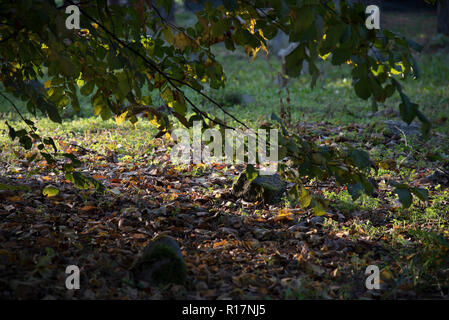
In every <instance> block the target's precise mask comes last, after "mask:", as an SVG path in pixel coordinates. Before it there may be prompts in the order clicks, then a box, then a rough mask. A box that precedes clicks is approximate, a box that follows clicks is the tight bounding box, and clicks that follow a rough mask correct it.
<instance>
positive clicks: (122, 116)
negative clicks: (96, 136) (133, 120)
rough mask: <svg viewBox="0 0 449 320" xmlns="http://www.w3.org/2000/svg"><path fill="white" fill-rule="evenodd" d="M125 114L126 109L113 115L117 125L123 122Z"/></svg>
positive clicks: (126, 112)
mask: <svg viewBox="0 0 449 320" xmlns="http://www.w3.org/2000/svg"><path fill="white" fill-rule="evenodd" d="M127 114H128V111H125V112H123V113H122V114H121V115H118V116H115V122H116V123H117V124H118V125H121V124H122V123H123V121H125V119H126V115H127Z"/></svg>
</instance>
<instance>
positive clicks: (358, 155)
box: [349, 149, 371, 170]
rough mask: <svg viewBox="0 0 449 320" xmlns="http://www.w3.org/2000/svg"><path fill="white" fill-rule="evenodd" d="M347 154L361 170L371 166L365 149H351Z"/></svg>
mask: <svg viewBox="0 0 449 320" xmlns="http://www.w3.org/2000/svg"><path fill="white" fill-rule="evenodd" d="M349 156H350V158H351V160H352V162H354V164H355V165H356V167H357V168H359V169H361V170H363V169H366V168H369V167H370V166H371V158H370V156H369V154H368V153H367V152H366V151H363V150H357V149H352V150H351V152H350V155H349Z"/></svg>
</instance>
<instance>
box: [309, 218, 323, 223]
mask: <svg viewBox="0 0 449 320" xmlns="http://www.w3.org/2000/svg"><path fill="white" fill-rule="evenodd" d="M310 222H311V223H313V224H323V223H324V218H323V217H313V218H312V219H310Z"/></svg>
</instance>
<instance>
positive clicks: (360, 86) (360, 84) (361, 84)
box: [354, 78, 371, 100]
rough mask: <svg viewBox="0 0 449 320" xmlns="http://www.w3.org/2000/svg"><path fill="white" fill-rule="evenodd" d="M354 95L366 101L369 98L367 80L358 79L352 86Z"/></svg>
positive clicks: (368, 83) (369, 92) (369, 91)
mask: <svg viewBox="0 0 449 320" xmlns="http://www.w3.org/2000/svg"><path fill="white" fill-rule="evenodd" d="M354 89H355V93H356V94H357V95H358V96H359V97H360V98H362V99H364V100H366V99H368V98H369V97H370V96H371V90H370V82H369V79H368V78H362V79H359V80H358V81H357V82H356V84H355V85H354Z"/></svg>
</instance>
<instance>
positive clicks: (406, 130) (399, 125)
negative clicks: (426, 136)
mask: <svg viewBox="0 0 449 320" xmlns="http://www.w3.org/2000/svg"><path fill="white" fill-rule="evenodd" d="M384 124H385V125H386V126H387V128H388V129H389V130H390V131H391V133H392V135H393V136H394V135H396V134H397V135H400V136H402V135H404V134H405V135H406V136H414V135H420V134H421V125H420V124H419V123H417V122H412V123H411V124H410V125H408V124H407V123H405V122H403V121H395V120H385V121H384Z"/></svg>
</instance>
